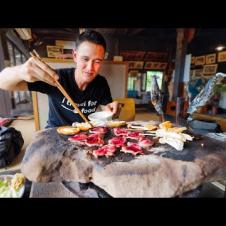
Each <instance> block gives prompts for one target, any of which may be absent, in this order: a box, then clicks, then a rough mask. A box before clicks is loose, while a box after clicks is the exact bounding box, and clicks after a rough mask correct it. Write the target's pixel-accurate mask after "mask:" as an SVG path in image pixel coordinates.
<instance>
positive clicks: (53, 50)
mask: <svg viewBox="0 0 226 226" xmlns="http://www.w3.org/2000/svg"><path fill="white" fill-rule="evenodd" d="M46 48H47V56H48V57H54V58H55V57H57V56H58V55H60V54H63V46H46Z"/></svg>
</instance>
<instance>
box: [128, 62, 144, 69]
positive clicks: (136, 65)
mask: <svg viewBox="0 0 226 226" xmlns="http://www.w3.org/2000/svg"><path fill="white" fill-rule="evenodd" d="M143 66H144V62H143V61H128V68H129V69H142V68H143Z"/></svg>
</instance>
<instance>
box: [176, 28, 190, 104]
mask: <svg viewBox="0 0 226 226" xmlns="http://www.w3.org/2000/svg"><path fill="white" fill-rule="evenodd" d="M186 50H187V32H186V29H183V28H179V29H177V49H176V60H175V75H174V84H173V88H174V89H173V100H174V101H176V99H177V97H181V96H182V95H183V76H184V66H185V57H186Z"/></svg>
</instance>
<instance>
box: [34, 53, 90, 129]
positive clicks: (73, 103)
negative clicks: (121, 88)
mask: <svg viewBox="0 0 226 226" xmlns="http://www.w3.org/2000/svg"><path fill="white" fill-rule="evenodd" d="M30 55H31V56H32V57H33V58H34V60H37V61H41V62H42V63H44V64H45V65H46V66H47V67H48V68H49V69H51V70H53V71H54V69H53V68H51V67H50V66H49V65H48V64H47V63H46V62H45V61H43V60H42V59H41V57H40V56H39V54H38V53H37V52H36V51H35V50H33V51H32V52H30ZM52 78H53V79H54V80H55V82H56V86H57V88H58V89H59V90H60V91H61V93H62V94H63V95H64V97H66V98H67V99H68V101H69V102H70V103H71V105H72V106H73V107H74V109H76V110H77V112H78V113H79V115H80V116H81V117H82V118H83V120H84V121H85V122H86V123H88V124H89V125H90V126H91V128H93V125H92V124H91V123H90V122H89V121H88V119H87V118H86V117H85V115H84V114H83V113H82V112H81V111H80V109H79V108H78V106H77V105H76V103H75V102H74V101H73V100H72V99H71V97H70V96H69V95H68V94H67V92H66V91H65V89H64V88H63V86H62V85H61V84H60V83H59V82H58V81H57V80H56V79H55V78H54V77H53V76H52Z"/></svg>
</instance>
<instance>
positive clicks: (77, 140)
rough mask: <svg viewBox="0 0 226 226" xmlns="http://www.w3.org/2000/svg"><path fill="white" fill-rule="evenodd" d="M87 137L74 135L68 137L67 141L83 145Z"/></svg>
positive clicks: (82, 134) (81, 134)
mask: <svg viewBox="0 0 226 226" xmlns="http://www.w3.org/2000/svg"><path fill="white" fill-rule="evenodd" d="M87 137H88V136H87V135H86V134H84V133H80V134H77V135H74V136H73V137H69V138H68V140H69V141H71V142H74V143H77V144H85V142H86V139H87Z"/></svg>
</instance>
